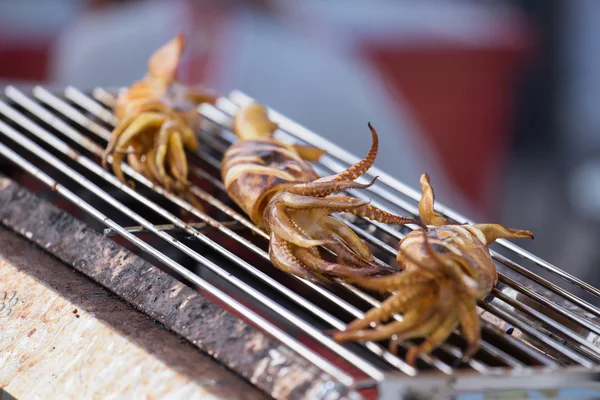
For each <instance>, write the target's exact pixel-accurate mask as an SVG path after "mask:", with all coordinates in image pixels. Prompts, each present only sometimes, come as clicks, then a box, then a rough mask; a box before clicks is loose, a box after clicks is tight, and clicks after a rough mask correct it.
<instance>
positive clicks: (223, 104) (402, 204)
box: [201, 92, 600, 318]
mask: <svg viewBox="0 0 600 400" xmlns="http://www.w3.org/2000/svg"><path fill="white" fill-rule="evenodd" d="M237 94H240V93H239V92H234V93H232V94H231V97H232V98H233V99H234V100H233V101H232V100H229V99H225V98H221V99H219V101H218V103H217V106H218V107H220V108H215V107H213V106H211V105H208V104H205V105H202V106H201V110H204V111H205V114H206V113H209V115H210V116H211V117H213V118H214V116H215V113H214V112H215V111H216V112H219V113H223V112H227V114H228V116H229V118H231V116H233V115H234V114H235V112H236V110H237V109H238V107H239V106H240V105H244V104H248V103H250V102H251V101H254V100H253V99H250V98H246V97H244V99H245V100H240V101H239V103H237V104H236V103H234V101H235V99H236V96H237ZM240 95H242V94H240ZM243 96H245V95H243ZM248 99H249V100H248ZM269 112H270V115H273V118H274V121H275V122H277V123H279V124H280V130H279V131H278V132H279V133H281V134H282V137H283V138H285V139H286V140H288V141H289V140H290V139H291V140H292V141H297V140H301V141H303V142H305V143H308V144H310V145H313V146H317V147H319V146H320V145H323V144H322V143H321V139H322V138H321V137H318V139H319V140H318V141H317V142H316V143H313V142H311V141H310V140H307V139H306V136H307V135H304V134H305V129H304V128H302V129H297V130H296V131H291V130H285V128H284V127H285V126H287V125H289V124H288V122H291V121H289V120H288V119H287V118H285V117H283V116H281V115H280V114H278V113H276V112H275V111H273V110H272V109H269ZM279 117H281V121H280V120H278V118H279ZM217 118H218V117H217ZM217 121H218V123H219V124H220V125H222V126H224V127H228V126H229V124H228V123H227V122H226V121H223V119H222V118H218V119H217ZM292 125H293V126H297V124H295V123H292ZM299 132H301V133H302V135H300V134H299ZM312 135H314V136H316V135H315V134H312ZM308 136H311V135H308ZM311 137H312V136H311ZM322 140H323V141H325V142H326V143H327V146H328V147H321V148H327V149H329V148H330V146H333V147H335V148H336V150H337V149H339V148H338V147H337V146H335V145H333V144H332V143H330V142H328V141H326V139H322ZM344 153H345V151H344ZM328 154H331V155H335V154H336V152H335V151H334V152H328ZM346 154H348V153H346ZM352 157H353V158H356V157H354V156H352ZM357 160H358V159H357ZM319 164H321V165H323V166H324V167H325V168H327V169H328V170H329V171H330V172H326V174H329V173H331V172H332V171H340V170H343V169H344V168H345V167H344V166H343V165H342V164H340V163H337V162H335V161H332V160H329V159H327V156H324V157H322V160H320V161H319ZM375 171H377V172H375ZM379 172H380V171H379V170H377V169H376V168H371V170H370V171H367V173H366V174H365V175H370V176H371V177H375V176H379ZM379 181H382V182H385V181H384V180H381V177H380V179H379ZM370 191H371V192H373V193H375V194H377V195H379V196H381V197H382V198H384V199H385V200H387V201H389V202H391V203H392V204H394V205H396V206H397V207H399V208H400V209H402V210H403V211H407V212H409V213H411V214H413V215H418V209H417V207H416V206H415V205H413V204H410V203H407V202H406V201H404V200H403V199H401V198H398V197H397V196H394V195H393V194H391V193H389V192H387V191H385V190H382V189H381V188H380V187H378V186H377V184H376V185H373V186H372V187H371V188H370ZM412 192H414V190H412ZM354 196H355V197H357V198H360V199H362V200H365V199H366V200H371V203H372V204H373V205H374V206H376V207H380V208H383V209H386V210H387V211H390V212H393V210H390V209H389V208H388V207H386V206H385V205H383V204H380V203H378V202H376V201H373V200H372V199H369V198H368V197H367V196H364V195H362V194H361V193H355V194H354ZM411 197H412V196H411ZM415 199H416V200H417V201H418V200H419V199H420V194H418V196H417V197H416V198H415ZM436 205H437V203H436ZM443 209H445V208H444V207H441V208H440V210H443ZM449 217H450V218H451V219H454V220H455V221H456V222H464V221H465V219H464V218H462V219H456V218H454V217H453V216H449ZM467 223H473V222H472V221H470V220H467ZM374 225H376V226H377V227H378V228H380V229H382V230H384V231H385V232H386V233H388V234H390V235H392V236H395V237H396V238H397V239H402V238H403V235H402V234H401V233H400V232H398V231H396V230H394V229H393V228H391V227H390V226H387V225H385V224H380V223H377V222H374ZM497 242H498V243H501V244H503V243H508V244H509V245H510V246H506V245H505V247H507V248H509V249H511V250H513V251H514V249H513V247H514V248H518V249H520V250H522V252H524V253H527V252H526V251H525V250H523V249H521V248H520V247H518V246H516V245H514V244H512V243H510V242H508V241H501V240H499V241H497ZM490 253H491V254H492V257H493V258H494V259H496V260H497V261H499V262H500V263H502V264H504V265H506V266H508V267H509V268H511V269H513V270H515V271H517V272H519V273H521V274H522V275H525V276H527V277H528V278H529V279H531V280H532V281H534V282H536V283H537V284H539V285H541V286H543V287H545V288H547V289H549V290H551V291H553V292H554V293H557V294H559V295H561V296H562V297H564V298H566V299H568V300H570V301H571V302H573V303H574V304H576V305H578V306H579V307H581V308H583V309H585V310H586V311H588V312H590V313H592V314H594V315H596V316H600V309H598V308H597V307H596V306H594V305H592V304H590V303H588V302H586V301H585V300H583V299H581V298H579V297H577V296H574V295H573V294H571V293H569V292H567V291H566V290H564V289H563V288H561V287H559V286H557V285H555V284H553V283H552V282H549V281H547V280H545V279H544V278H542V277H540V276H539V275H537V274H534V273H533V272H531V271H529V270H527V269H525V268H524V267H522V266H520V265H519V264H517V263H515V262H513V261H511V260H509V259H508V258H506V257H504V256H502V255H501V254H498V253H496V252H494V251H493V250H492V251H490ZM518 254H519V255H521V256H523V254H520V253H518ZM528 254H529V253H528ZM534 257H535V256H534ZM535 258H536V259H538V257H535ZM545 264H548V263H545ZM545 264H544V265H545ZM553 268H555V269H557V268H556V267H553ZM565 274H566V275H568V276H570V277H571V278H572V279H573V280H576V281H578V282H581V283H582V284H583V285H586V286H587V287H589V288H592V289H593V291H592V294H595V293H593V292H598V293H600V291H599V290H598V289H596V288H594V287H593V286H590V285H588V284H587V283H585V282H582V281H580V280H578V279H577V278H575V277H572V276H571V275H569V274H567V273H566V272H565ZM567 281H569V280H568V279H567ZM569 282H570V283H573V284H575V285H577V286H579V285H578V284H577V283H576V282H571V281H569ZM580 287H581V286H580ZM522 288H524V287H522ZM582 288H584V289H585V287H582ZM557 312H560V311H557ZM575 318H576V316H575Z"/></svg>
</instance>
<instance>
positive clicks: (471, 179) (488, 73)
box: [363, 42, 526, 213]
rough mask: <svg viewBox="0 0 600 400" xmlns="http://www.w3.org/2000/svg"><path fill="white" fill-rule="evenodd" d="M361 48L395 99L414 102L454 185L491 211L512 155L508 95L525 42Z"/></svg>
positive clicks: (412, 105) (419, 120) (416, 113)
mask: <svg viewBox="0 0 600 400" xmlns="http://www.w3.org/2000/svg"><path fill="white" fill-rule="evenodd" d="M523 43H524V42H523ZM363 49H364V51H365V54H366V55H367V56H368V57H369V58H370V59H371V60H372V61H373V63H374V65H375V66H376V67H377V68H378V69H379V70H380V73H381V74H382V75H383V76H384V79H385V80H386V81H387V82H388V83H389V89H390V90H391V91H392V93H393V94H394V95H395V96H396V98H397V99H398V100H399V101H401V102H402V103H403V104H405V105H408V106H409V109H410V112H411V116H412V117H413V118H414V119H415V120H416V121H417V123H418V124H419V126H420V127H421V129H422V132H423V133H424V134H425V135H426V136H427V138H426V139H427V141H428V143H429V144H430V145H431V146H432V147H433V150H434V152H435V153H436V155H437V157H438V159H439V161H440V163H441V164H442V167H443V168H444V169H445V171H446V174H447V176H448V178H449V179H450V180H451V183H452V184H453V185H454V186H455V187H457V188H458V189H460V191H461V192H463V194H464V195H465V196H466V197H467V199H468V200H469V201H470V203H471V204H473V205H474V206H477V207H481V211H484V212H486V213H487V212H489V211H490V208H493V207H494V198H495V187H494V186H495V185H490V184H488V182H497V181H498V178H500V177H501V174H502V170H503V165H504V163H505V162H506V159H507V156H508V153H507V151H508V150H509V148H508V145H509V144H510V139H511V137H510V133H511V119H512V113H511V104H512V98H511V96H512V94H513V90H514V83H515V74H516V73H517V72H518V70H519V66H520V64H521V63H520V61H522V60H523V56H524V55H525V54H526V47H524V46H523V45H522V43H512V44H506V45H502V44H496V45H490V46H489V47H481V46H460V45H457V44H444V43H440V45H435V46H431V45H425V46H419V47H414V46H410V45H409V46H407V45H406V44H405V45H400V46H394V45H393V43H389V42H387V43H383V44H381V43H369V44H368V45H365V46H364V47H363ZM440 71H443V73H441V72H440Z"/></svg>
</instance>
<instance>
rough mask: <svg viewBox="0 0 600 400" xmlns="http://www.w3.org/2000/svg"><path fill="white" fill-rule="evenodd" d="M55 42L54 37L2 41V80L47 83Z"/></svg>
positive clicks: (0, 44) (0, 46)
mask: <svg viewBox="0 0 600 400" xmlns="http://www.w3.org/2000/svg"><path fill="white" fill-rule="evenodd" d="M53 42H54V38H53V37H50V38H49V37H44V38H36V39H35V40H25V39H20V40H10V41H8V40H2V41H0V60H2V62H1V63H0V78H3V79H6V80H24V81H35V82H43V81H45V80H46V79H47V77H48V61H49V59H50V49H51V47H52V43H53Z"/></svg>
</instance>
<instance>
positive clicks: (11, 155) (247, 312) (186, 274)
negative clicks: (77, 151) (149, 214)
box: [0, 121, 354, 386]
mask: <svg viewBox="0 0 600 400" xmlns="http://www.w3.org/2000/svg"><path fill="white" fill-rule="evenodd" d="M0 128H1V129H2V130H3V131H10V130H12V128H10V127H9V126H8V125H6V124H5V123H4V122H2V121H0ZM0 154H2V155H3V156H4V157H6V158H7V159H9V160H11V161H12V162H13V163H15V164H16V165H18V166H20V167H22V168H23V169H24V170H25V171H27V172H28V173H29V174H31V175H32V176H34V177H35V178H36V179H38V180H39V181H40V182H42V183H44V184H45V185H46V186H48V187H49V188H52V190H54V191H56V192H57V193H59V194H60V195H62V196H63V197H65V198H66V199H67V200H69V201H70V202H71V203H73V204H75V205H77V207H79V208H80V209H82V210H84V211H85V212H87V213H88V214H90V215H91V216H92V217H94V218H95V219H97V220H98V221H100V222H101V223H103V224H105V225H106V226H109V227H110V228H112V229H114V230H115V231H116V232H118V233H119V234H120V235H121V236H123V237H124V238H126V239H127V240H128V241H130V242H131V243H133V244H135V245H136V246H137V247H139V248H140V249H142V250H143V251H145V252H146V253H148V254H150V255H152V256H153V257H155V258H156V259H157V260H159V261H160V262H161V263H164V264H165V265H167V266H169V267H170V268H171V269H172V270H173V271H176V272H177V273H178V275H179V276H180V277H182V278H185V279H187V280H189V282H192V283H193V284H194V285H196V286H197V287H198V288H200V289H202V290H204V291H206V292H207V293H210V294H211V295H212V296H214V297H215V298H218V299H219V300H220V301H222V302H223V304H226V305H227V306H228V307H231V308H232V309H234V310H237V311H238V312H240V313H243V315H244V316H246V318H247V319H248V320H250V321H252V323H254V324H256V325H257V326H259V327H260V328H261V329H264V330H265V332H268V333H269V334H270V335H272V336H273V337H275V338H277V339H278V340H281V342H282V343H285V344H286V345H287V346H289V347H290V348H291V349H294V350H295V351H297V352H298V354H301V355H302V356H303V357H305V358H306V359H307V360H309V361H310V362H312V363H314V364H315V365H316V366H318V367H319V368H321V369H322V370H324V371H327V373H329V374H330V375H331V376H332V377H334V378H335V379H337V380H339V381H340V382H342V383H343V384H345V385H348V386H351V385H352V384H353V382H354V379H353V378H352V377H351V376H349V375H348V374H346V373H345V372H343V371H341V370H340V369H338V368H337V367H336V366H335V365H333V364H331V363H330V362H328V361H327V360H325V359H324V358H323V357H321V356H320V355H318V354H316V353H314V352H313V351H311V350H310V349H307V348H306V346H304V345H303V344H301V343H300V342H298V341H297V340H296V339H294V338H292V337H291V336H289V335H288V334H286V333H285V332H284V331H282V330H281V329H279V328H277V327H276V326H275V325H273V324H271V323H270V322H269V321H267V320H265V319H264V318H262V317H261V316H260V315H258V314H256V313H255V312H254V311H252V310H251V309H249V308H247V307H246V306H244V305H243V304H241V303H240V302H238V301H237V300H235V299H233V298H232V297H231V296H229V295H227V294H226V293H224V292H223V291H221V290H219V289H218V288H216V287H214V286H213V285H211V284H209V283H208V282H206V281H205V280H204V279H202V278H200V277H199V276H197V275H196V274H193V273H191V272H190V271H189V270H187V269H186V268H185V267H183V266H182V265H181V264H179V263H177V262H175V261H173V260H172V259H171V258H169V257H167V256H166V255H164V254H162V253H161V252H160V251H158V250H157V249H155V248H154V247H152V246H150V245H148V244H147V243H145V242H144V241H142V240H140V239H138V238H137V237H136V236H134V235H133V234H131V233H129V232H127V231H126V230H125V229H123V228H122V227H121V226H120V225H119V224H117V223H116V222H114V221H113V220H111V219H110V218H108V217H107V216H106V215H104V214H103V213H101V212H100V211H98V210H97V209H95V208H94V207H92V206H91V205H90V204H88V203H87V202H85V201H84V200H83V199H81V198H80V197H79V196H77V195H76V194H75V193H73V192H72V191H70V190H69V189H67V188H66V187H64V186H63V185H61V184H60V183H59V182H57V181H56V180H54V179H53V178H51V177H50V176H49V175H47V174H46V173H44V172H43V171H42V170H40V169H39V168H37V167H35V166H34V165H33V164H31V163H30V162H29V161H27V160H26V159H24V158H23V157H21V156H20V155H18V154H17V153H15V152H14V151H13V150H11V149H10V148H8V147H7V146H5V145H4V144H3V143H1V142H0ZM207 261H208V260H207ZM208 262H209V263H210V261H208Z"/></svg>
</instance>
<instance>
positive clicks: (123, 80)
mask: <svg viewBox="0 0 600 400" xmlns="http://www.w3.org/2000/svg"><path fill="white" fill-rule="evenodd" d="M183 10H184V8H182V3H181V2H180V1H177V0H175V1H143V2H133V3H130V4H126V5H123V6H119V7H111V8H108V9H106V10H103V11H97V12H94V13H89V14H83V15H82V16H81V17H80V18H78V19H77V20H76V21H75V22H74V24H72V25H71V26H68V27H67V28H66V29H65V30H64V31H63V32H62V33H61V35H60V38H59V40H58V41H57V43H56V46H55V48H54V49H53V50H54V51H53V54H52V59H51V62H50V80H51V81H52V82H53V83H55V84H57V85H74V86H77V87H81V88H83V89H89V88H91V87H93V86H127V85H129V84H131V82H133V81H136V80H138V79H140V78H141V77H142V76H143V75H144V74H145V71H146V68H147V62H148V57H149V56H150V54H152V52H153V51H154V50H156V49H157V48H158V47H159V46H161V45H163V44H164V43H165V42H166V41H168V40H169V39H170V38H171V37H172V36H173V35H175V34H176V33H177V32H179V31H180V30H183V28H184V26H182V25H184V24H183V23H184V22H185V21H186V19H185V16H184V15H182V11H183Z"/></svg>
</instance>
